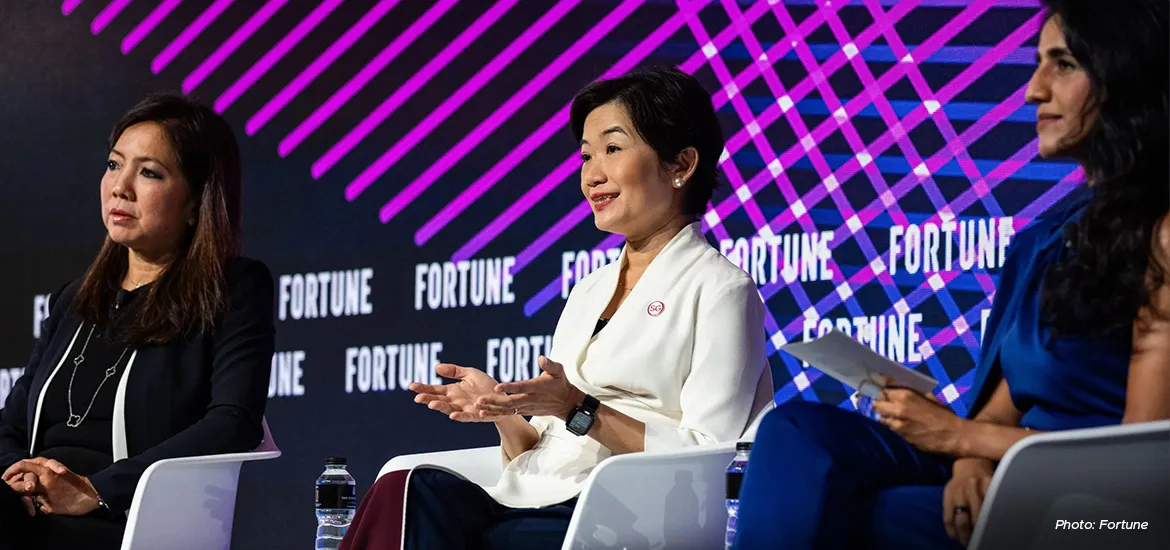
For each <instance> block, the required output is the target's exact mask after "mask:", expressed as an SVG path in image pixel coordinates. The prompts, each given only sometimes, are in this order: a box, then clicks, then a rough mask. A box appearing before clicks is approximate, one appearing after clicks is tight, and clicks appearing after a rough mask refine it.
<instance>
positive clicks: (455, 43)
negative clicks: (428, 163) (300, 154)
mask: <svg viewBox="0 0 1170 550" xmlns="http://www.w3.org/2000/svg"><path fill="white" fill-rule="evenodd" d="M515 4H516V0H502V1H501V2H497V3H496V5H494V6H492V8H491V9H489V10H488V11H487V12H484V13H483V14H482V15H480V16H479V18H478V19H476V20H475V22H474V23H472V24H471V26H469V27H468V28H467V29H464V31H463V32H462V33H460V34H459V36H457V37H455V40H452V41H451V43H449V44H447V46H446V47H445V48H443V50H442V51H441V52H439V54H438V55H437V56H435V57H434V58H432V59H431V60H430V61H428V62H427V64H426V65H425V66H423V68H422V69H420V70H419V71H418V72H416V73H415V74H414V75H413V76H411V77H410V78H409V79H407V81H406V83H405V84H403V85H402V86H400V87H399V88H398V89H396V90H394V93H393V94H391V95H390V97H388V98H386V99H385V100H383V101H382V103H381V104H380V105H378V107H377V108H376V109H374V111H373V112H371V113H370V114H368V115H366V117H365V118H364V119H362V121H361V122H360V123H358V128H360V130H359V129H357V128H355V129H354V130H353V131H351V132H350V133H351V134H353V133H354V132H357V133H359V134H362V135H363V137H364V135H368V134H369V133H370V132H372V131H373V130H374V128H376V127H378V125H380V124H381V123H382V121H384V120H386V119H387V118H388V117H389V116H390V115H391V114H392V113H393V112H394V111H395V110H397V109H398V107H400V106H401V105H402V103H403V102H405V101H406V100H407V99H409V98H410V97H411V96H412V95H414V93H415V92H417V91H418V89H419V88H421V87H422V86H423V85H424V84H426V83H427V82H428V81H430V79H431V78H432V77H434V76H435V74H436V73H438V72H439V71H440V70H442V69H443V68H444V67H446V66H447V64H448V63H450V62H451V60H452V59H454V58H455V57H456V56H458V55H459V53H461V52H462V51H463V50H464V49H466V48H467V46H469V45H471V43H472V42H474V41H475V40H476V39H477V38H479V36H480V35H481V34H483V33H484V31H486V30H487V29H488V28H489V27H491V26H492V25H493V24H495V22H496V21H497V20H499V18H500V17H502V16H503V15H504V13H507V11H508V10H509V9H511V8H512V6H514V5H515ZM438 7H439V6H437V5H436V6H435V7H433V8H432V10H433V9H435V8H438ZM448 7H449V6H448ZM444 11H446V9H444ZM428 14H429V12H428ZM439 15H441V14H439ZM426 17H427V15H424V16H423V18H422V19H419V21H422V20H423V19H426ZM436 18H437V16H436ZM416 23H417V22H416ZM351 82H352V81H351ZM348 85H349V84H347V86H348ZM363 85H364V84H363ZM347 93H348V95H346V94H347ZM352 96H353V92H347V90H346V89H345V88H342V89H341V90H338V91H337V93H335V94H333V96H332V97H330V98H329V100H327V101H326V102H325V103H324V104H323V105H321V106H320V107H318V108H317V110H315V111H313V113H312V114H311V115H309V117H308V118H306V119H305V120H304V121H302V122H301V123H300V124H299V125H297V127H296V128H295V129H293V131H292V132H291V133H289V135H288V136H286V137H285V138H284V139H282V140H281V141H280V144H279V145H278V146H277V152H278V153H280V156H282V157H284V156H288V154H289V153H291V152H292V150H293V149H295V148H296V147H297V146H298V145H300V144H301V142H302V141H304V140H305V138H307V137H309V135H310V134H312V133H313V132H315V131H316V130H317V129H318V128H320V127H321V125H322V124H324V123H325V121H326V120H329V117H331V116H333V114H334V113H336V112H337V110H338V109H340V108H341V106H342V105H343V104H345V102H346V101H349V99H350V97H352ZM363 133H364V134H363Z"/></svg>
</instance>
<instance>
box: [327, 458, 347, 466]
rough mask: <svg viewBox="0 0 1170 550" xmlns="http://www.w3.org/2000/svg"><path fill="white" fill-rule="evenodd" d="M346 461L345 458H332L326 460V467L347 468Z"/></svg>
mask: <svg viewBox="0 0 1170 550" xmlns="http://www.w3.org/2000/svg"><path fill="white" fill-rule="evenodd" d="M345 464H346V461H345V457H344V456H331V457H329V458H326V459H325V465H326V466H345Z"/></svg>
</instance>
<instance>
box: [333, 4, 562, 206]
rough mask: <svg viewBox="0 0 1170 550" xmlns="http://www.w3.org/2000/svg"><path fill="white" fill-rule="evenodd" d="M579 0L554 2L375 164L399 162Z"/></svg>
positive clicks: (345, 142) (349, 142) (345, 147)
mask: <svg viewBox="0 0 1170 550" xmlns="http://www.w3.org/2000/svg"><path fill="white" fill-rule="evenodd" d="M579 2H580V0H566V1H564V2H559V3H557V5H556V6H554V7H553V9H551V10H549V11H548V12H546V13H545V14H544V15H542V16H541V17H540V19H538V20H537V21H536V22H535V23H533V24H532V26H530V27H528V28H527V29H525V30H524V32H523V33H520V36H518V37H516V39H515V40H513V41H512V42H511V43H510V44H508V45H507V46H506V47H505V48H504V49H503V50H502V51H501V52H500V53H498V54H496V56H495V57H493V58H492V60H491V61H489V62H488V63H487V64H486V65H484V66H483V67H481V68H480V69H479V71H476V73H475V74H474V75H472V76H471V78H470V79H468V80H467V82H465V83H463V85H462V86H460V87H459V89H457V90H455V93H453V94H451V95H450V96H448V97H447V99H445V100H443V103H441V104H440V105H439V106H438V107H436V108H435V109H434V110H433V111H431V112H430V114H428V115H427V116H426V117H425V118H423V120H422V122H419V123H418V124H416V125H415V126H414V128H411V129H410V131H409V132H407V133H406V135H405V136H403V138H402V139H400V140H398V142H397V143H395V144H394V145H393V146H391V147H390V148H389V149H387V150H386V152H385V153H383V154H382V156H381V157H379V158H378V160H377V161H376V162H375V164H376V165H378V166H382V165H385V167H386V168H387V169H388V168H389V167H390V166H391V165H393V164H394V163H395V162H398V159H400V158H402V156H403V155H405V154H406V152H407V151H409V150H410V149H411V148H413V147H414V146H415V145H417V144H418V142H419V141H422V139H423V138H424V137H426V136H427V134H429V133H430V132H431V130H434V128H435V127H436V126H438V125H439V124H441V123H442V122H443V121H444V120H446V119H447V117H449V116H451V114H452V113H454V112H455V110H456V109H458V108H459V107H460V106H462V105H463V103H465V102H466V101H467V100H468V99H471V96H473V95H475V94H476V92H478V91H479V90H480V89H481V88H483V87H484V86H485V85H487V83H488V82H490V81H491V80H492V79H493V78H495V77H496V75H497V74H499V73H500V71H502V70H504V68H505V67H507V66H508V65H509V64H511V63H512V62H513V61H515V60H516V58H517V57H518V56H519V55H520V54H521V53H523V52H524V51H525V50H527V49H528V47H529V46H531V45H532V44H533V43H534V42H536V40H537V39H538V38H540V37H541V36H543V35H544V34H545V33H546V32H548V30H549V29H551V28H552V27H553V25H555V24H556V23H557V22H558V21H560V20H561V19H562V18H563V17H564V16H565V15H567V14H568V13H569V11H570V10H572V9H573V7H575V6H576V5H577V4H578V3H579ZM358 133H359V130H358V128H354V129H353V130H351V131H350V132H349V134H346V136H345V137H344V138H342V140H341V141H340V142H338V143H337V144H335V145H334V146H333V147H332V148H331V149H330V150H329V151H327V152H326V153H325V155H323V156H322V157H321V158H320V159H318V160H317V163H316V164H314V166H313V172H314V173H315V174H316V173H324V171H325V170H327V169H328V167H329V166H332V165H333V164H334V163H336V162H337V160H339V159H340V158H341V156H342V155H344V154H345V153H347V152H348V151H349V149H352V148H353V146H354V145H356V144H357V142H358V141H360V140H361V139H362V138H364V137H365V136H359V135H358ZM317 164H320V165H321V166H320V167H319V168H318V166H317ZM374 168H375V166H370V167H367V168H366V171H367V172H369V171H371V170H372V169H374ZM383 171H384V170H383ZM350 186H351V187H352V186H353V184H352V183H351V184H350ZM363 189H364V188H363ZM360 192H361V191H360V190H359V191H357V193H360ZM357 193H353V194H352V195H351V194H350V192H349V190H348V189H347V192H346V197H348V198H349V200H353V199H354V198H356V197H357Z"/></svg>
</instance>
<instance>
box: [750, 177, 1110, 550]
mask: <svg viewBox="0 0 1170 550" xmlns="http://www.w3.org/2000/svg"><path fill="white" fill-rule="evenodd" d="M1088 199H1089V191H1088V190H1087V189H1081V190H1079V191H1078V192H1076V193H1075V194H1074V195H1073V196H1071V197H1070V198H1069V200H1068V201H1067V202H1066V205H1067V206H1065V207H1064V208H1057V209H1054V210H1053V211H1052V212H1051V213H1050V214H1049V215H1047V216H1046V217H1045V218H1044V219H1042V220H1038V221H1036V222H1035V223H1034V224H1032V225H1031V226H1029V227H1028V228H1027V229H1025V230H1024V231H1022V232H1020V233H1019V234H1018V235H1017V236H1016V238H1015V239H1014V241H1013V242H1012V245H1011V247H1009V249H1008V253H1007V258H1006V261H1005V263H1004V267H1003V270H1002V271H1001V273H1000V278H999V283H998V287H997V290H996V296H995V299H994V300H993V305H992V310H991V314H990V316H989V318H988V323H987V326H986V332H985V334H986V336H985V339H984V349H983V350H982V352H981V353H980V359H979V361H978V362H977V364H976V374H975V383H974V384H973V385H972V386H971V388H970V389H969V391H967V392H966V393H965V394H964V400H965V401H966V403H965V404H967V405H968V409H967V410H969V411H971V412H970V415H971V416H972V417H973V416H974V415H976V414H978V412H979V410H980V409H981V408H982V407H983V405H985V404H986V403H987V400H988V398H989V397H990V396H991V394H992V393H993V392H994V390H995V388H996V386H997V385H998V384H999V381H1000V380H1001V379H1006V380H1007V383H1008V387H1009V388H1010V390H1011V398H1012V402H1013V404H1014V405H1015V407H1016V408H1017V409H1018V410H1020V411H1021V412H1022V413H1023V418H1022V421H1021V425H1022V426H1023V427H1028V428H1032V429H1034V430H1045V431H1047V430H1067V429H1074V428H1084V427H1092V426H1103V425H1109V424H1119V423H1120V422H1121V418H1122V415H1123V414H1124V411H1125V387H1126V377H1127V375H1128V371H1129V356H1130V350H1131V346H1132V343H1131V341H1130V338H1129V335H1118V336H1117V337H1115V338H1112V339H1090V338H1086V337H1083V336H1075V335H1068V336H1060V337H1056V336H1054V335H1053V333H1052V331H1051V330H1049V329H1048V328H1047V327H1045V326H1044V325H1043V324H1042V323H1041V310H1040V295H1041V282H1042V281H1043V279H1044V276H1045V274H1046V272H1047V271H1048V268H1049V266H1051V265H1052V264H1053V263H1054V262H1056V261H1059V260H1060V259H1062V258H1063V257H1065V255H1067V254H1070V253H1074V252H1073V251H1071V250H1070V249H1069V248H1068V247H1067V246H1065V243H1064V238H1063V228H1064V226H1065V224H1068V223H1070V222H1074V221H1076V219H1077V218H1078V217H1079V216H1080V215H1081V213H1082V212H1083V211H1084V207H1085V205H1086V204H1087V202H1088ZM1102 299H1108V297H1102ZM952 460H953V459H952V458H951V457H945V456H940V455H933V454H929V453H924V452H922V451H919V450H918V449H916V448H914V447H913V446H912V445H910V444H909V443H907V442H906V441H905V440H904V439H902V438H901V437H900V436H898V435H897V434H896V433H894V432H893V431H891V430H889V429H888V428H886V427H885V426H883V425H881V424H878V423H877V422H873V421H872V420H870V419H868V418H865V417H864V416H862V415H860V414H856V413H854V412H852V411H847V410H844V409H841V408H838V407H834V406H831V405H824V404H820V403H803V402H789V403H785V404H783V405H780V406H779V407H777V408H776V409H775V410H773V411H772V412H771V413H769V414H768V416H767V417H765V419H764V421H763V422H762V423H761V425H760V427H759V430H758V432H757V434H756V440H755V443H754V444H753V447H752V457H751V460H750V462H749V463H748V469H747V473H746V475H745V477H744V484H743V488H742V490H741V493H740V509H739V518H738V530H737V531H738V533H737V536H736V541H735V546H734V547H735V548H737V549H754V548H773V547H775V548H785V549H786V550H803V549H814V548H815V549H818V550H819V549H826V550H834V549H844V548H876V549H882V550H885V549H891V550H895V549H896V550H915V549H932V550H933V549H955V550H958V549H960V548H961V547H960V545H959V543H957V542H955V541H954V540H952V539H951V538H950V537H948V536H947V534H946V530H945V528H944V525H943V520H942V517H943V516H942V514H943V511H942V493H943V487H944V486H945V484H946V483H947V481H949V480H950V476H951V472H950V466H951V462H952Z"/></svg>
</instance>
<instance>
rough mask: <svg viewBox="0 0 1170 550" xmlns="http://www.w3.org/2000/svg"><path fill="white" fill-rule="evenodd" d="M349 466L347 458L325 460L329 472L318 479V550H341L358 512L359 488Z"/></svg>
mask: <svg viewBox="0 0 1170 550" xmlns="http://www.w3.org/2000/svg"><path fill="white" fill-rule="evenodd" d="M345 464H346V461H345V458H344V457H340V456H331V457H329V458H327V459H325V471H324V472H322V473H321V477H319V478H317V487H316V493H317V546H316V547H317V549H318V550H335V549H336V548H337V547H339V546H341V539H342V538H343V537H344V536H345V530H346V529H348V528H349V524H350V522H352V521H353V514H354V511H355V510H356V509H357V494H356V487H355V486H354V481H353V476H351V475H349V471H348V470H346V469H345Z"/></svg>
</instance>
